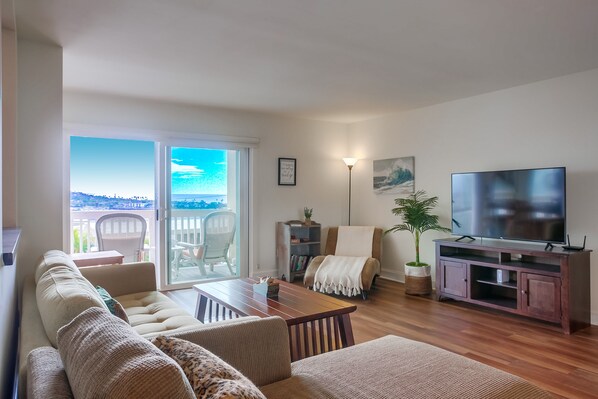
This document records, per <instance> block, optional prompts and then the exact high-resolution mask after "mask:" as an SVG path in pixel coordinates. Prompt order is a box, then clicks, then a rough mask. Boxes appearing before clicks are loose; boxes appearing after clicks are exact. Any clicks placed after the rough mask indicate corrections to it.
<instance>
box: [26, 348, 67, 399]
mask: <svg viewBox="0 0 598 399" xmlns="http://www.w3.org/2000/svg"><path fill="white" fill-rule="evenodd" d="M27 364H28V368H27V373H28V375H27V398H28V399H45V398H53V399H69V398H72V397H73V393H72V392H71V387H70V385H69V380H68V379H67V376H66V373H65V372H64V367H63V365H62V360H60V354H59V353H58V351H57V350H56V349H54V348H51V347H49V346H46V347H42V348H37V349H34V350H32V351H31V352H29V355H28V356H27Z"/></svg>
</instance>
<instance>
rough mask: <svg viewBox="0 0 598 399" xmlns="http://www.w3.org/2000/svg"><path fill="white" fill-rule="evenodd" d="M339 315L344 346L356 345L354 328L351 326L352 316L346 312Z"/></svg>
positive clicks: (339, 325)
mask: <svg viewBox="0 0 598 399" xmlns="http://www.w3.org/2000/svg"><path fill="white" fill-rule="evenodd" d="M337 317H338V327H339V330H340V335H341V342H342V343H343V348H346V347H348V346H353V345H355V339H354V338H353V328H352V327H351V318H350V316H349V313H345V314H343V315H341V316H337Z"/></svg>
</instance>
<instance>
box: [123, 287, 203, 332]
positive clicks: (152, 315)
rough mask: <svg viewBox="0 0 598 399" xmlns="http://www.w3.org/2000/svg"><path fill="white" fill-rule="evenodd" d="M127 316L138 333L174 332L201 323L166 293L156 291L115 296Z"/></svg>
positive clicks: (200, 324)
mask: <svg viewBox="0 0 598 399" xmlns="http://www.w3.org/2000/svg"><path fill="white" fill-rule="evenodd" d="M115 299H116V300H117V301H118V302H120V303H121V304H122V305H123V307H124V308H125V311H126V312H127V316H128V318H129V323H130V324H131V326H132V327H133V328H134V329H135V331H137V332H138V333H139V334H141V335H143V336H147V335H150V334H154V335H156V334H157V333H164V332H169V333H171V332H174V331H179V330H184V329H187V328H188V327H190V326H202V325H203V324H202V323H201V322H200V321H198V320H197V319H196V318H195V317H193V316H191V315H190V314H189V313H187V312H186V311H185V310H184V309H182V308H181V307H180V306H179V305H177V304H176V303H175V302H174V301H172V300H171V299H170V298H168V297H167V296H166V295H164V294H162V293H160V292H157V291H148V292H139V293H135V294H129V295H122V296H117V297H115Z"/></svg>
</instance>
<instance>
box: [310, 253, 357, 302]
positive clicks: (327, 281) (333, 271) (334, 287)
mask: <svg viewBox="0 0 598 399" xmlns="http://www.w3.org/2000/svg"><path fill="white" fill-rule="evenodd" d="M367 260H368V258H367V257H366V256H335V255H328V256H327V257H326V258H325V259H324V261H323V262H322V264H321V265H320V267H319V268H318V270H316V275H315V277H314V291H320V292H323V293H325V294H332V293H334V294H337V295H340V294H343V295H346V296H355V295H359V294H361V291H362V290H363V284H361V272H362V270H363V266H365V262H366V261H367Z"/></svg>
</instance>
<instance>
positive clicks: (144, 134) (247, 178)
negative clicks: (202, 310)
mask: <svg viewBox="0 0 598 399" xmlns="http://www.w3.org/2000/svg"><path fill="white" fill-rule="evenodd" d="M71 136H78V137H94V138H106V139H121V140H141V141H153V142H154V143H155V146H156V151H155V155H156V162H155V167H156V173H155V178H156V184H155V190H156V195H155V204H156V209H157V210H158V223H157V224H158V225H159V226H160V227H159V228H158V229H157V231H156V242H157V243H158V242H159V243H160V245H157V246H156V260H159V277H158V281H157V283H158V287H159V289H161V290H171V289H182V288H189V287H191V286H193V285H194V284H197V283H196V282H188V283H179V284H167V270H166V267H167V265H168V262H165V260H167V259H166V257H167V256H168V251H163V250H162V248H166V244H165V242H166V240H165V234H164V233H165V224H166V223H165V218H164V211H165V210H166V194H167V193H166V190H168V189H169V188H167V187H165V182H166V173H167V172H168V173H170V164H169V163H168V164H166V165H164V164H163V162H165V161H166V157H165V155H166V152H167V151H166V148H167V147H195V148H213V149H223V150H242V151H241V153H240V159H239V163H240V165H245V166H246V167H240V168H239V169H240V173H241V175H240V176H239V179H240V187H239V190H240V193H239V194H240V204H241V206H242V208H243V210H244V211H243V212H242V215H240V222H241V226H239V236H241V237H243V236H244V237H246V239H245V240H241V241H240V251H241V252H242V254H243V256H242V257H240V258H241V259H243V265H240V267H239V271H240V272H239V273H240V276H238V277H247V276H248V275H249V274H250V273H251V271H252V270H255V264H256V250H255V245H256V241H255V238H254V234H251V233H252V232H254V231H255V227H254V220H255V219H254V210H255V206H254V189H253V186H254V184H253V172H254V169H255V161H254V158H255V150H256V148H257V147H258V145H259V139H258V138H255V137H242V136H228V135H213V134H201V133H184V132H174V131H166V130H152V129H132V128H123V127H115V126H106V125H88V124H75V123H64V125H63V143H64V145H63V151H64V152H63V185H62V187H63V228H62V231H63V249H64V251H65V252H69V251H70V239H71V234H70V231H69V230H70V191H71V188H70V138H71ZM161 166H162V167H161ZM162 193H164V194H162ZM209 281H217V280H215V279H211V280H209Z"/></svg>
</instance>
